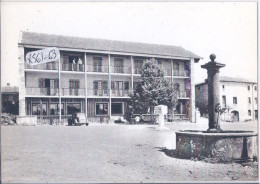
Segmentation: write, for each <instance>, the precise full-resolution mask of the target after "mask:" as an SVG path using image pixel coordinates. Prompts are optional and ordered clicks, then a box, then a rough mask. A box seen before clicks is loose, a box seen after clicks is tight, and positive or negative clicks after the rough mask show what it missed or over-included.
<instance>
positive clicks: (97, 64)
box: [93, 57, 102, 72]
mask: <svg viewBox="0 0 260 184" xmlns="http://www.w3.org/2000/svg"><path fill="white" fill-rule="evenodd" d="M93 66H94V67H93V72H102V57H93Z"/></svg>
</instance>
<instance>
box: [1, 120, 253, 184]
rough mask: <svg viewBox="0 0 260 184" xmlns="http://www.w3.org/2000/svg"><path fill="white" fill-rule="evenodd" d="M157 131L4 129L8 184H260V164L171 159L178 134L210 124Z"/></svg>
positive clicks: (137, 127) (122, 127)
mask: <svg viewBox="0 0 260 184" xmlns="http://www.w3.org/2000/svg"><path fill="white" fill-rule="evenodd" d="M205 122H206V121H205ZM231 125H232V126H231ZM241 126H242V127H246V128H245V129H255V128H256V127H257V126H256V125H255V123H247V124H246V126H245V123H244V124H242V125H241ZM156 127H157V126H156V125H106V124H104V125H92V126H88V127H87V126H81V127H79V126H73V127H69V126H49V125H42V126H36V127H32V126H2V127H1V143H2V182H4V183H7V182H20V183H21V182H44V183H46V182H174V181H234V180H235V181H245V180H251V181H258V165H257V164H258V163H251V164H246V165H241V164H237V163H234V164H212V163H206V162H202V161H192V160H185V159H177V158H174V157H170V156H168V154H169V152H170V151H171V150H173V149H175V134H174V131H176V130H179V129H187V128H188V129H204V128H205V129H206V128H207V126H206V123H204V121H201V123H200V124H198V123H197V124H190V123H189V124H188V123H182V124H181V123H176V124H168V125H167V127H169V128H170V130H158V129H157V128H156ZM223 127H225V129H228V128H231V129H234V127H236V128H238V126H237V125H236V126H234V124H230V123H229V124H227V125H223ZM232 127H233V128H232Z"/></svg>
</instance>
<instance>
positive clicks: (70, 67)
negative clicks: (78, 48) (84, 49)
mask: <svg viewBox="0 0 260 184" xmlns="http://www.w3.org/2000/svg"><path fill="white" fill-rule="evenodd" d="M61 69H62V70H63V71H78V72H84V71H85V65H83V64H72V63H68V64H62V65H61Z"/></svg>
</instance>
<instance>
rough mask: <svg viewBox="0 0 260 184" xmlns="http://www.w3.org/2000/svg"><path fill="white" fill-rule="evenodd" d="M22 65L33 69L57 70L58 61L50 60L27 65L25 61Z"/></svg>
mask: <svg viewBox="0 0 260 184" xmlns="http://www.w3.org/2000/svg"><path fill="white" fill-rule="evenodd" d="M24 67H25V69H35V70H58V69H59V63H56V62H51V63H45V64H39V65H28V64H27V63H25V65H24Z"/></svg>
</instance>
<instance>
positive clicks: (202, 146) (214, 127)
mask: <svg viewBox="0 0 260 184" xmlns="http://www.w3.org/2000/svg"><path fill="white" fill-rule="evenodd" d="M215 59H216V56H215V55H214V54H211V55H210V60H211V61H210V62H208V63H206V64H205V65H202V66H201V68H204V69H206V70H207V72H208V112H209V119H208V121H209V122H208V130H207V131H194V130H185V131H180V132H176V154H177V155H176V156H177V157H179V158H186V159H198V160H203V159H212V160H214V161H216V162H233V161H242V162H243V161H248V160H256V159H257V158H258V153H257V150H258V148H257V146H258V145H257V136H258V134H257V133H256V132H253V131H225V130H222V129H221V128H220V124H219V119H220V115H221V113H222V112H223V111H222V109H221V107H220V101H219V69H220V68H222V67H224V66H225V65H224V64H221V63H217V62H216V61H215Z"/></svg>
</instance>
